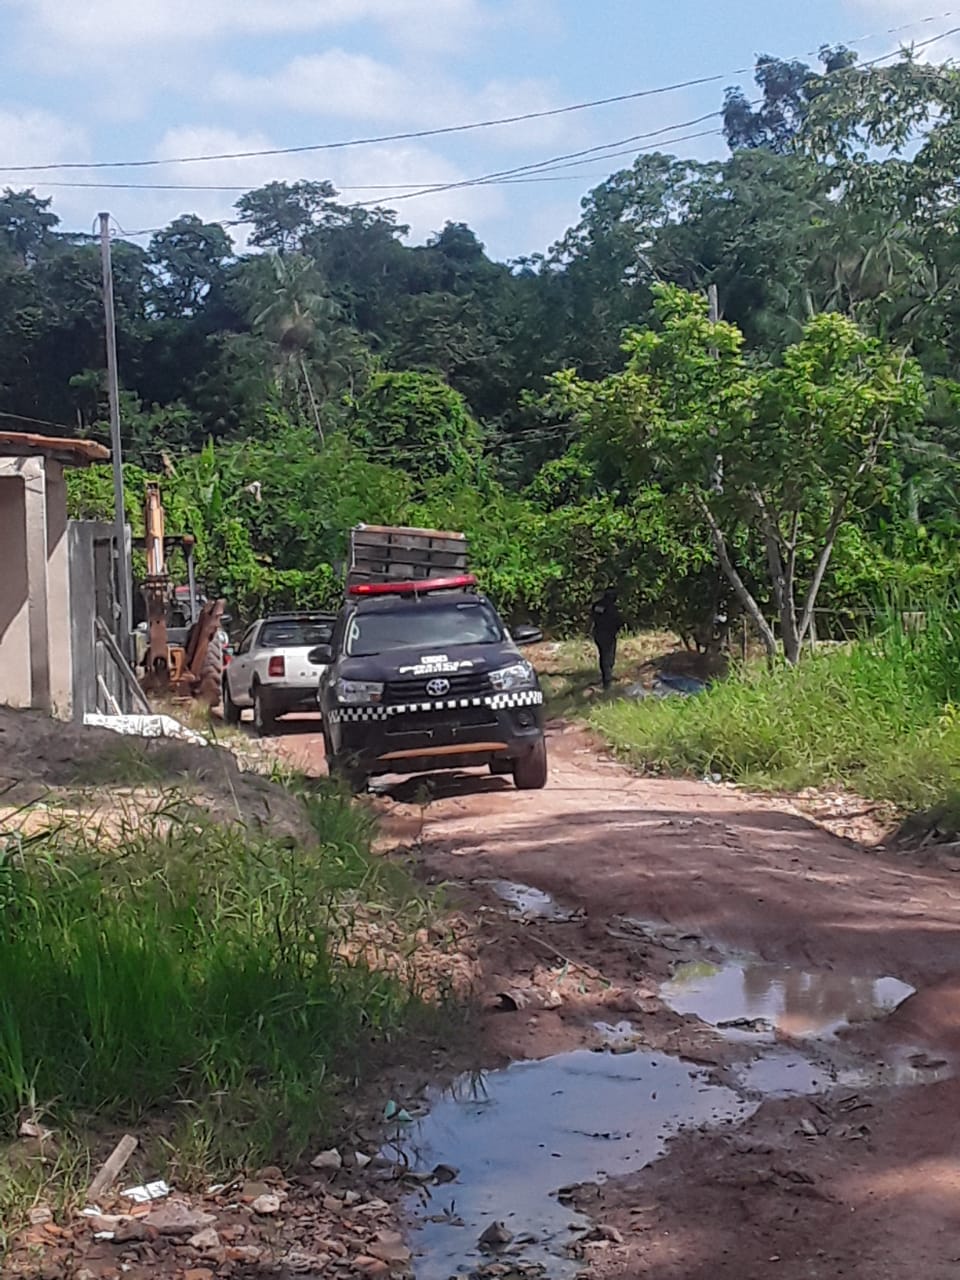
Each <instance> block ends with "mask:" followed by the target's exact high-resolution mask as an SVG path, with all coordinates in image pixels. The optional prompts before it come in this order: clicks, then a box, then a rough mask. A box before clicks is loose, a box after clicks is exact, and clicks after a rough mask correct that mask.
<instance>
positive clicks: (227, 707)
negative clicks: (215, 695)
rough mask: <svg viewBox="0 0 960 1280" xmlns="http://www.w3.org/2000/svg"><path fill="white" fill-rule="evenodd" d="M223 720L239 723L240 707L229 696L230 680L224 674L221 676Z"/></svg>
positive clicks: (226, 722)
mask: <svg viewBox="0 0 960 1280" xmlns="http://www.w3.org/2000/svg"><path fill="white" fill-rule="evenodd" d="M223 722H224V724H232V725H238V724H239V723H240V708H239V707H238V706H237V704H236V703H235V702H234V700H233V698H231V696H230V681H229V680H228V679H227V677H226V676H224V677H223Z"/></svg>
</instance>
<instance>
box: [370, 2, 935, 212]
mask: <svg viewBox="0 0 960 1280" xmlns="http://www.w3.org/2000/svg"><path fill="white" fill-rule="evenodd" d="M958 32H960V27H951V28H950V29H949V30H948V31H941V32H940V33H939V34H938V35H935V36H931V37H930V39H928V40H924V41H922V42H920V43H918V44H916V45H914V46H913V47H914V49H922V48H926V47H927V46H929V45H932V44H936V43H937V42H938V41H940V40H946V39H947V38H948V37H949V36H952V35H956V34H957V33H958ZM899 54H900V49H896V50H894V51H893V52H892V53H884V54H881V55H880V56H879V57H877V58H871V59H870V61H869V62H864V63H862V64H860V66H861V68H865V67H873V66H877V65H878V64H879V63H881V62H886V61H888V60H889V59H890V58H896V57H897V56H898V55H899ZM829 74H836V73H835V72H834V73H828V76H829ZM828 76H824V77H822V78H823V79H827V78H828ZM760 101H762V100H758V99H755V100H754V101H752V102H751V103H750V104H749V105H750V106H752V107H755V106H757V105H759V102H760ZM722 116H723V111H722V110H720V111H711V112H708V113H707V114H706V115H703V116H699V117H697V119H695V120H687V121H684V122H683V123H682V124H675V125H669V126H667V127H665V128H663V129H655V130H653V131H652V132H650V133H638V134H634V135H633V136H632V137H629V138H621V139H620V140H619V141H617V142H608V143H604V144H603V145H602V146H596V147H587V148H585V149H584V150H583V151H572V152H569V153H568V154H566V155H561V156H554V157H552V158H551V159H549V160H541V161H539V162H537V163H535V164H527V165H519V166H517V167H516V168H514V169H502V170H500V171H498V172H495V173H492V174H485V175H482V176H481V177H479V178H466V179H464V180H462V181H460V182H451V183H444V184H443V185H440V186H431V187H424V188H423V189H422V190H420V191H411V192H405V191H402V192H398V193H396V194H393V195H389V196H384V197H383V198H382V199H383V201H388V202H389V203H391V204H396V203H398V202H399V201H400V200H412V199H415V198H416V197H417V196H421V195H435V194H437V193H439V192H442V191H454V190H457V189H460V188H463V187H475V186H485V185H487V184H490V183H493V182H497V181H500V180H502V179H503V178H509V177H513V176H515V175H517V174H523V173H529V172H532V171H535V170H538V169H547V168H549V167H550V166H554V165H558V164H559V162H561V161H564V160H576V159H580V158H582V157H584V156H588V155H593V154H595V153H597V152H600V151H609V149H610V148H611V147H622V146H626V145H627V144H629V143H632V142H636V141H639V140H640V139H642V138H651V137H656V136H658V135H661V134H665V133H669V132H672V131H673V130H674V129H683V128H687V127H688V126H691V125H695V124H702V123H703V122H704V121H706V120H715V119H717V118H721V117H722ZM687 136H688V137H690V136H696V135H687ZM682 141H684V138H670V139H667V143H668V145H669V144H671V143H674V142H682ZM658 145H659V144H658ZM636 149H637V150H638V151H643V150H650V148H649V147H637V148H636ZM598 158H599V159H612V158H613V156H612V155H610V156H607V157H602V156H601V157H598ZM372 203H374V202H373V201H369V200H367V201H364V200H361V201H358V204H361V205H369V204H372ZM377 203H379V202H377Z"/></svg>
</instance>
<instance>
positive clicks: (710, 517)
mask: <svg viewBox="0 0 960 1280" xmlns="http://www.w3.org/2000/svg"><path fill="white" fill-rule="evenodd" d="M695 501H696V504H697V506H698V507H699V509H700V513H701V515H702V516H703V518H704V519H705V520H706V522H707V527H708V528H709V530H710V538H711V540H712V542H713V546H714V550H715V551H716V553H717V559H718V560H719V561H720V568H721V569H722V570H723V572H724V573H725V574H726V577H727V581H728V582H729V583H730V585H731V586H732V587H733V590H734V592H735V594H736V597H737V599H738V600H739V601H740V603H741V604H742V605H743V607H744V610H745V612H746V613H747V615H748V616H749V618H750V620H751V622H752V623H753V625H754V626H755V627H756V628H757V631H758V632H759V634H760V639H761V640H762V641H763V647H764V648H765V649H766V651H767V657H768V658H769V659H770V661H771V662H772V661H773V659H774V658H775V657H776V656H777V638H776V636H775V635H774V634H773V631H772V630H771V627H770V624H769V622H767V620H766V618H765V617H764V616H763V611H762V610H761V608H760V606H759V605H758V604H757V602H756V600H754V598H753V596H752V595H751V594H750V591H749V589H748V587H747V584H746V583H745V582H744V580H743V579H742V578H741V577H740V574H739V573H738V572H737V569H736V566H735V565H734V563H733V560H732V559H731V558H730V551H729V548H728V547H727V540H726V538H725V537H724V536H723V530H722V529H721V528H720V526H719V524H718V523H717V519H716V516H715V515H714V514H713V512H712V511H711V510H710V507H709V506H708V504H707V500H706V499H705V498H704V496H703V494H702V493H697V494H696V495H695Z"/></svg>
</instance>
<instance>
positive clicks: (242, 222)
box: [124, 125, 723, 239]
mask: <svg viewBox="0 0 960 1280" xmlns="http://www.w3.org/2000/svg"><path fill="white" fill-rule="evenodd" d="M680 127H681V126H680V125H675V126H674V128H680ZM654 132H656V133H660V132H662V131H661V130H655V131H654ZM722 133H723V130H722V129H703V130H701V131H700V132H698V133H686V134H681V135H680V136H679V137H676V138H667V139H666V140H665V142H666V144H667V145H671V144H673V143H675V142H686V141H688V140H689V139H691V138H706V137H719V136H720V135H721V134H722ZM638 136H640V137H643V136H648V135H642V134H641V135H638ZM627 141H629V139H627ZM619 145H620V143H618V142H608V143H605V144H604V147H603V148H592V150H603V149H606V148H607V147H616V146H619ZM661 145H663V143H662V142H656V143H651V144H647V145H645V146H639V147H631V148H630V149H629V150H627V151H613V152H611V153H610V154H609V155H602V156H595V157H594V158H593V159H592V160H588V161H586V162H585V163H587V164H602V163H604V162H605V161H607V160H613V159H616V158H618V157H619V156H624V155H636V154H637V152H638V151H651V150H655V149H656V148H657V147H659V146H661ZM578 154H580V153H578V152H572V153H571V155H578ZM566 158H567V157H561V159H566ZM551 163H552V162H551V161H548V160H541V161H537V162H534V163H533V164H531V165H529V166H520V167H518V168H517V169H516V170H505V171H504V172H505V175H506V176H504V177H497V176H495V175H487V176H484V177H479V178H464V179H463V180H462V181H461V182H455V183H440V184H437V185H436V186H432V187H424V188H421V189H417V190H414V191H410V192H405V193H403V194H401V195H399V196H383V197H381V198H380V199H377V200H359V201H357V202H356V204H355V205H354V206H353V207H361V208H366V207H374V208H377V207H380V206H381V205H382V204H383V203H384V201H387V200H389V201H390V202H391V203H394V202H396V201H398V200H402V199H403V200H405V199H413V198H414V197H416V196H424V195H432V194H433V193H434V192H443V191H450V190H452V189H454V188H457V187H476V186H487V187H492V186H514V185H516V184H518V183H522V182H550V181H553V182H556V181H561V180H569V178H574V177H575V175H568V176H567V177H566V178H564V179H561V178H558V177H554V176H552V175H549V174H545V173H538V172H533V173H530V174H529V175H526V174H525V170H526V169H532V170H536V169H537V168H538V167H539V166H541V165H549V164H551ZM575 163H577V162H575ZM556 167H557V168H561V169H562V168H566V167H568V166H566V165H563V164H558V165H557V166H556ZM514 175H516V176H514ZM207 225H212V226H219V227H224V228H229V227H243V226H252V225H253V221H252V219H250V218H229V219H220V220H217V221H215V222H213V223H209V224H207ZM164 230H166V228H165V227H145V228H143V229H141V230H139V231H125V232H124V235H125V236H126V237H127V238H128V239H136V238H137V237H139V236H152V235H156V234H157V233H158V232H160V231H164Z"/></svg>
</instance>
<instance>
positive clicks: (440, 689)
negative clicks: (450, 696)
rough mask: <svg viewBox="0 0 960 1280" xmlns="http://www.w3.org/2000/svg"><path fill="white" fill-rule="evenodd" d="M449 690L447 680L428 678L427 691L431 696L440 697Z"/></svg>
mask: <svg viewBox="0 0 960 1280" xmlns="http://www.w3.org/2000/svg"><path fill="white" fill-rule="evenodd" d="M449 692H450V681H449V680H428V681H427V693H429V695H430V697H431V698H442V697H443V695H444V694H445V693H449Z"/></svg>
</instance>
